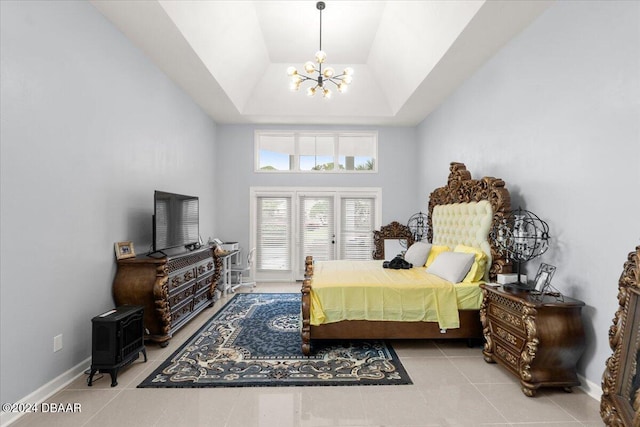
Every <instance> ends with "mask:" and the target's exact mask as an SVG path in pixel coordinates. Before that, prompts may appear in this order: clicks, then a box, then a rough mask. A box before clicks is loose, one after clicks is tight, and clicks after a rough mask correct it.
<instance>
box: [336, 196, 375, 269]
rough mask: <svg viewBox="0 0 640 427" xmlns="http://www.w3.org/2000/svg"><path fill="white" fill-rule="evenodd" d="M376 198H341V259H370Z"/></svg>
mask: <svg viewBox="0 0 640 427" xmlns="http://www.w3.org/2000/svg"><path fill="white" fill-rule="evenodd" d="M374 207H375V199H374V198H365V197H359V198H342V199H341V208H340V211H341V214H340V216H341V218H340V222H341V236H340V237H341V239H340V259H354V260H358V259H361V260H370V259H371V258H372V253H373V230H374V224H375V218H374V212H375V208H374Z"/></svg>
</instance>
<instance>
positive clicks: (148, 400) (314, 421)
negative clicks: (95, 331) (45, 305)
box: [12, 284, 603, 427]
mask: <svg viewBox="0 0 640 427" xmlns="http://www.w3.org/2000/svg"><path fill="white" fill-rule="evenodd" d="M298 290H299V284H258V286H257V287H256V288H253V289H250V288H244V289H239V290H238V292H298ZM229 298H230V296H229V297H223V298H222V299H221V300H220V301H218V302H216V304H215V305H214V307H212V308H209V309H207V310H206V311H205V312H203V313H201V314H200V315H199V316H198V317H197V318H196V319H194V320H193V321H191V322H190V323H189V324H188V325H187V326H186V327H185V328H183V329H182V330H181V331H179V332H178V333H177V334H176V335H175V336H174V338H173V339H172V340H171V341H170V344H169V345H168V346H167V347H166V348H160V347H159V346H157V345H154V344H150V345H148V346H147V354H148V358H149V360H148V362H147V363H142V359H139V360H138V361H136V362H134V363H133V364H132V365H130V366H128V367H126V368H125V369H123V370H122V371H121V372H120V373H119V374H118V386H117V387H114V388H111V387H110V383H111V381H110V379H109V376H108V375H106V376H104V377H103V378H102V379H100V380H98V381H96V382H94V385H93V386H92V387H88V386H87V384H86V379H87V378H86V376H85V375H83V376H82V377H80V378H78V379H76V380H75V381H74V382H72V383H71V384H70V385H69V386H67V387H66V388H65V389H64V390H62V391H60V392H58V393H57V394H56V395H54V396H52V397H50V398H49V399H47V401H48V402H58V403H80V404H81V405H82V406H81V409H82V412H81V413H76V414H42V413H40V414H28V415H25V416H23V417H22V418H20V419H18V420H17V421H16V422H15V423H13V424H12V426H16V427H17V426H65V427H67V426H92V427H93V426H96V427H99V426H118V427H125V426H214V427H218V426H220V427H222V426H225V427H236V426H237V427H250V426H259V427H293V426H296V427H297V426H301V427H302V426H304V427H307V426H318V427H320V426H351V427H355V426H385V427H400V426H487V427H488V426H528V427H534V426H545V427H565V426H566V427H578V426H602V425H603V423H602V421H601V419H600V416H599V402H598V401H597V400H595V399H593V398H591V397H590V396H588V395H587V394H585V393H584V392H582V390H580V389H579V388H576V389H574V392H573V393H565V392H564V391H562V390H554V389H543V390H540V391H539V392H538V395H537V396H536V397H535V398H528V397H525V396H524V395H523V394H522V393H521V392H520V387H519V385H518V383H517V381H516V380H515V378H513V377H512V376H511V375H509V374H507V373H506V372H505V371H504V370H503V369H502V368H500V367H499V366H497V365H495V364H487V363H485V362H484V360H483V358H482V353H481V348H480V347H476V348H468V347H467V345H466V343H465V342H448V341H444V340H443V341H394V342H393V347H394V349H395V350H396V352H397V353H398V355H399V356H400V359H401V361H402V363H403V365H404V366H405V368H406V369H407V371H408V373H409V375H410V376H411V378H412V380H413V382H414V384H413V385H405V386H366V387H364V386H363V387H357V386H356V387H253V388H209V389H189V388H185V389H149V388H147V389H138V388H136V386H137V385H138V384H139V383H140V382H141V381H142V380H143V379H144V378H145V377H146V376H147V375H149V374H150V373H151V372H152V371H153V369H154V368H155V367H156V366H157V365H158V364H160V363H161V362H162V361H163V360H165V359H166V358H167V357H168V356H169V355H171V353H173V352H174V351H175V350H176V349H177V348H178V347H179V346H180V344H181V343H182V342H183V341H184V340H186V339H187V338H189V337H190V336H191V335H192V334H193V333H194V332H195V331H196V330H197V329H198V328H199V327H200V326H201V325H202V324H203V323H204V322H205V321H206V320H207V319H208V318H209V317H211V315H213V314H214V313H215V312H216V311H217V310H218V309H220V307H222V305H224V303H225V302H226V301H227V300H228V299H229Z"/></svg>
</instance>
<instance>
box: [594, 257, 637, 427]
mask: <svg viewBox="0 0 640 427" xmlns="http://www.w3.org/2000/svg"><path fill="white" fill-rule="evenodd" d="M639 265H640V246H638V247H636V250H635V252H631V253H630V254H629V257H628V259H627V262H625V264H624V270H623V272H622V275H621V276H620V281H619V283H618V303H619V307H618V310H617V311H616V313H615V316H614V318H613V325H612V326H611V328H609V345H610V346H611V349H612V350H613V355H612V356H611V357H609V359H607V363H606V368H605V371H604V374H603V376H602V399H601V401H600V416H601V417H602V420H603V421H604V423H605V424H606V425H608V426H634V427H637V426H640V370H639V369H638V367H639V366H638V365H640V268H639Z"/></svg>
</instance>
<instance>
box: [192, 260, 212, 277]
mask: <svg viewBox="0 0 640 427" xmlns="http://www.w3.org/2000/svg"><path fill="white" fill-rule="evenodd" d="M195 270H196V276H197V277H201V276H204V275H206V274H213V272H214V270H215V264H214V262H213V260H212V259H206V260H203V261H200V262H199V263H198V264H197V265H196V267H195Z"/></svg>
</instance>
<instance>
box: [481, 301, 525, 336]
mask: <svg viewBox="0 0 640 427" xmlns="http://www.w3.org/2000/svg"><path fill="white" fill-rule="evenodd" d="M496 298H498V299H502V301H500V300H494V299H491V300H490V301H489V309H488V315H489V319H490V320H491V322H492V323H493V322H495V323H497V324H500V325H502V326H503V327H504V328H508V329H509V330H511V331H512V332H513V333H514V334H515V335H518V336H521V337H523V338H524V337H526V334H527V331H526V329H525V324H524V321H523V320H522V311H523V307H522V304H519V303H517V302H515V301H511V300H507V299H505V298H501V297H500V296H498V297H496Z"/></svg>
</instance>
